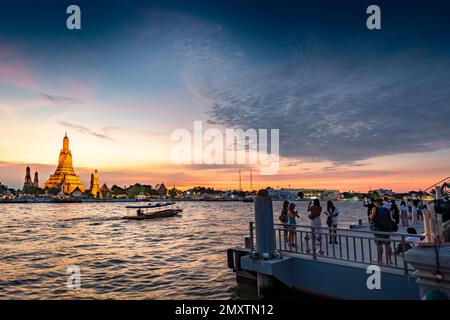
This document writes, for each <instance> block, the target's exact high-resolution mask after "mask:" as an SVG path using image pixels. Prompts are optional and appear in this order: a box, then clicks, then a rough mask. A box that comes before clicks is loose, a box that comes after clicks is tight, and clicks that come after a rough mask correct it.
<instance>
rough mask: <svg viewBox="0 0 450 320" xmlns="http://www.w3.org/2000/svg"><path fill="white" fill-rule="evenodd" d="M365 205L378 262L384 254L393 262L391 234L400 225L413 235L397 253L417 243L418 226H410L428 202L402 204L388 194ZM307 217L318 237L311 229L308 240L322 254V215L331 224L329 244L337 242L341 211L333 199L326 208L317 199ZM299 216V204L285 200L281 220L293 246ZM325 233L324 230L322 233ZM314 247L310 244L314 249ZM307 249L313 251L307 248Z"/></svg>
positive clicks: (417, 201)
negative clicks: (416, 227)
mask: <svg viewBox="0 0 450 320" xmlns="http://www.w3.org/2000/svg"><path fill="white" fill-rule="evenodd" d="M363 205H364V207H366V208H367V216H368V221H369V223H370V229H371V230H372V231H373V232H374V236H375V238H376V239H375V243H376V246H377V261H378V262H379V263H382V262H383V253H385V257H386V263H387V264H392V247H391V241H390V233H392V232H397V231H398V225H399V224H400V223H401V225H402V226H404V227H407V233H408V234H410V235H411V236H410V237H407V238H406V239H405V240H406V241H407V245H405V248H403V246H397V249H396V252H395V254H399V253H402V252H405V251H406V250H408V249H409V248H410V247H411V246H412V245H414V243H416V242H418V241H420V239H421V238H420V236H417V231H416V229H415V228H413V227H410V224H412V225H416V224H418V223H419V221H420V220H423V210H424V209H425V208H426V205H425V204H424V202H423V201H421V200H418V199H414V200H412V199H408V200H406V201H404V200H403V201H401V202H400V205H397V203H396V201H395V200H390V199H389V198H387V197H384V198H381V197H380V198H377V199H374V198H372V199H370V200H369V201H367V200H364V203H363ZM307 213H308V218H309V219H310V221H311V227H312V228H311V230H312V231H314V230H315V232H317V233H318V236H316V235H317V234H316V235H315V234H314V232H311V235H312V237H311V238H310V237H309V235H306V237H305V240H306V241H307V242H308V241H310V240H311V242H312V244H313V243H315V244H316V248H317V253H319V254H323V253H324V252H323V251H322V249H321V248H322V246H321V241H322V237H321V236H320V234H321V231H322V220H321V216H322V214H324V215H325V216H326V225H327V227H328V232H329V236H328V237H327V238H328V240H329V244H338V241H337V239H338V238H337V227H338V215H339V210H338V209H337V208H336V206H335V204H334V203H333V201H331V200H330V201H327V205H326V209H325V210H323V208H322V207H321V205H320V201H319V200H318V199H314V200H313V201H311V202H310V203H309V204H308V207H307ZM297 218H300V216H299V213H298V211H297V210H296V204H295V203H293V202H291V203H289V201H284V203H283V207H282V209H281V214H280V216H279V220H280V221H281V223H282V224H283V226H284V230H285V232H284V239H285V243H287V244H288V245H289V246H290V247H295V246H296V245H297V237H296V231H295V229H296V225H297V222H296V219H297ZM322 234H323V233H322ZM312 247H313V246H311V248H312ZM306 251H307V252H309V251H310V249H309V248H308V249H307V250H306Z"/></svg>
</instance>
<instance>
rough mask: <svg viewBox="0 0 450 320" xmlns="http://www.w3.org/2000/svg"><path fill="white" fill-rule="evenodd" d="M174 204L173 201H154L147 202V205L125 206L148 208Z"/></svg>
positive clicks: (129, 207)
mask: <svg viewBox="0 0 450 320" xmlns="http://www.w3.org/2000/svg"><path fill="white" fill-rule="evenodd" d="M173 204H175V202H156V203H149V204H147V205H131V206H126V207H125V208H127V209H150V208H160V207H167V206H171V205H173Z"/></svg>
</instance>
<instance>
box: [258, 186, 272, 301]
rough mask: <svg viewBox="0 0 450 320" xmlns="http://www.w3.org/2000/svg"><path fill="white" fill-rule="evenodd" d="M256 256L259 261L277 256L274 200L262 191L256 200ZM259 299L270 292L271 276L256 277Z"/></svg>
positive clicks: (260, 274)
mask: <svg viewBox="0 0 450 320" xmlns="http://www.w3.org/2000/svg"><path fill="white" fill-rule="evenodd" d="M255 227H256V248H255V249H256V254H257V256H258V257H259V259H262V260H269V259H273V258H274V255H275V229H274V225H273V208H272V199H271V198H270V197H269V195H268V193H267V190H260V191H259V192H258V196H257V197H256V198H255ZM256 281H257V285H258V298H260V299H262V298H264V297H265V296H266V294H267V293H269V292H270V288H271V286H272V282H273V281H272V279H271V276H269V275H266V274H263V273H259V272H258V274H257V276H256Z"/></svg>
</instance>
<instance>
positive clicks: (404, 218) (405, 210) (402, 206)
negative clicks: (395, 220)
mask: <svg viewBox="0 0 450 320" xmlns="http://www.w3.org/2000/svg"><path fill="white" fill-rule="evenodd" d="M400 218H401V219H402V226H404V227H408V226H409V223H408V206H407V205H406V203H405V201H404V200H402V202H400Z"/></svg>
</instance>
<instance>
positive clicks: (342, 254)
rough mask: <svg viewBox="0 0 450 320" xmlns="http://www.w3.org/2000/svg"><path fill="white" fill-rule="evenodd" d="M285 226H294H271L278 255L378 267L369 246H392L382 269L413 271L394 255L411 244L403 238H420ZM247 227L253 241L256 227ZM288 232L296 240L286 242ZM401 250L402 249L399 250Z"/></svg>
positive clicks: (398, 234)
mask: <svg viewBox="0 0 450 320" xmlns="http://www.w3.org/2000/svg"><path fill="white" fill-rule="evenodd" d="M285 226H286V227H293V225H289V224H279V223H275V224H274V232H275V234H276V237H275V239H274V241H275V248H276V250H279V251H280V252H281V251H283V252H288V253H294V254H301V255H309V256H311V257H312V259H313V260H318V259H322V258H323V259H331V260H339V261H347V262H352V263H358V264H362V265H368V264H373V263H377V262H376V260H375V259H376V255H377V250H376V249H375V246H373V245H371V243H373V241H375V242H376V241H382V242H388V244H389V245H390V246H392V252H393V255H392V264H390V265H386V264H383V265H384V266H386V267H389V268H393V269H397V270H403V272H404V274H405V275H408V274H409V272H411V271H413V270H414V268H413V267H412V266H411V265H409V264H408V263H407V262H406V261H405V260H404V258H403V256H400V255H397V254H396V253H399V252H403V253H404V252H405V251H404V250H407V249H405V248H407V246H406V245H407V244H409V243H411V244H413V243H414V242H415V241H414V240H406V237H418V238H422V237H423V236H421V235H411V234H405V233H397V232H383V231H365V230H353V229H343V228H339V229H338V228H336V229H334V228H329V227H314V226H311V225H295V227H296V228H295V229H293V228H284V227H285ZM249 227H250V235H251V237H252V238H253V235H254V230H255V229H256V225H255V223H254V222H252V221H250V223H249ZM291 232H293V233H294V235H295V236H294V237H293V238H291V239H292V240H288V239H287V238H288V237H290V236H289V234H291V236H292V233H291ZM383 235H388V236H389V237H383ZM252 240H253V239H252ZM328 240H329V241H328ZM289 241H293V242H294V244H290V242H289ZM334 241H336V242H334ZM333 242H334V243H333ZM400 246H401V247H402V249H400ZM413 246H414V245H413ZM399 250H400V251H399Z"/></svg>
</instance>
